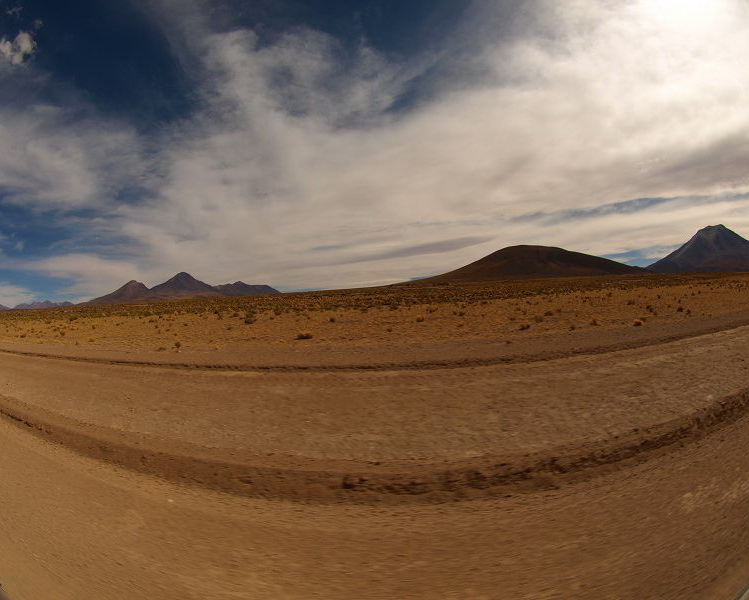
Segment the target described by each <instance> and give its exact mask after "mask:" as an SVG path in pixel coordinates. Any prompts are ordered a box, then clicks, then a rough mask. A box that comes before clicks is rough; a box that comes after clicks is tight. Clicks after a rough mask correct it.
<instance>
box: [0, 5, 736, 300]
mask: <svg viewBox="0 0 749 600" xmlns="http://www.w3.org/2000/svg"><path fill="white" fill-rule="evenodd" d="M747 55H749V8H748V7H747V5H746V3H745V2H743V1H742V0H622V1H621V2H600V1H594V0H570V1H569V2H556V1H552V0H522V1H521V0H492V1H489V0H474V1H469V0H412V1H410V2H402V1H396V0H367V1H358V2H357V1H355V0H306V1H304V0H258V1H255V2H242V1H235V0H211V1H208V0H106V1H105V0H76V1H75V2H66V3H63V2H59V1H52V0H18V1H9V0H0V303H2V304H16V303H18V302H21V301H25V300H29V299H32V298H41V297H51V298H56V299H69V300H78V299H85V298H90V297H93V296H97V295H100V294H103V293H106V292H108V291H111V290H112V289H114V288H116V287H118V286H119V285H121V284H122V283H124V282H125V281H127V280H129V279H139V280H142V281H144V282H145V283H146V284H147V285H153V284H155V283H158V282H160V281H163V280H164V279H166V278H168V277H170V276H171V275H173V274H174V273H176V272H178V271H182V270H188V271H190V272H191V273H193V274H194V275H195V276H197V277H199V278H201V279H203V280H205V281H208V282H210V283H214V284H215V283H222V282H226V281H234V280H237V279H242V280H244V281H247V282H250V283H268V284H271V285H274V286H276V287H278V288H280V289H286V290H292V289H307V288H323V287H349V286H362V285H377V284H384V283H390V282H394V281H401V280H407V279H410V278H412V277H419V276H425V275H430V274H434V273H439V272H443V271H447V270H450V269H452V268H455V267H457V266H460V265H462V264H465V263H467V262H470V261H472V260H475V259H477V258H479V257H481V256H483V255H486V254H488V253H490V252H492V251H494V250H496V249H498V248H500V247H503V246H507V245H511V244H517V243H536V244H546V245H559V246H563V247H566V248H569V249H571V250H577V251H582V252H589V253H593V254H599V255H605V256H611V257H614V258H617V259H619V260H626V261H629V262H634V263H636V264H647V263H648V262H651V261H652V260H654V259H656V258H659V257H660V256H662V255H663V254H665V253H667V252H668V251H669V250H671V249H673V248H674V247H675V246H676V245H678V244H680V243H683V242H684V241H686V240H687V239H688V238H689V237H690V236H691V235H692V234H693V233H694V232H695V231H696V230H697V229H699V228H701V227H703V226H705V225H708V224H716V223H721V222H722V223H725V224H726V225H727V226H729V227H731V228H733V229H734V230H736V231H737V232H738V233H740V234H744V235H746V234H749V203H748V202H747V200H748V199H749V196H748V195H747V194H749V176H747V175H746V167H745V165H746V164H749V110H748V109H747V106H749V103H747V100H748V98H747V93H748V92H749V71H748V70H747V69H746V68H745V65H744V62H745V56H747Z"/></svg>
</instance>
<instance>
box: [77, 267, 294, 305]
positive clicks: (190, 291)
mask: <svg viewBox="0 0 749 600" xmlns="http://www.w3.org/2000/svg"><path fill="white" fill-rule="evenodd" d="M279 293H280V292H279V291H278V290H276V289H274V288H272V287H270V286H269V285H249V284H247V283H244V282H242V281H236V282H235V283H226V284H222V285H217V286H211V285H208V284H207V283H205V282H203V281H200V280H199V279H195V277H193V276H192V275H190V274H189V273H184V272H182V273H178V274H177V275H175V276H174V277H172V278H171V279H169V280H167V281H165V282H164V283H160V284H159V285H155V286H154V287H152V288H150V289H149V288H148V287H146V285H145V284H143V283H141V282H140V281H134V280H133V281H129V282H127V283H126V284H125V285H123V286H122V287H121V288H119V289H117V290H115V291H114V292H112V293H111V294H107V295H105V296H101V297H99V298H94V299H93V300H90V301H89V302H86V303H85V304H94V305H105V304H132V303H140V302H166V301H169V300H179V299H186V298H210V297H215V298H221V297H226V296H265V295H270V294H279Z"/></svg>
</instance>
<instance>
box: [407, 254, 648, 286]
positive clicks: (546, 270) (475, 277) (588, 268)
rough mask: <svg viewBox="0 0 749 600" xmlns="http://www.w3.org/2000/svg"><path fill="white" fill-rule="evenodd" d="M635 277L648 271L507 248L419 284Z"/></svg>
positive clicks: (588, 257) (580, 257) (574, 256)
mask: <svg viewBox="0 0 749 600" xmlns="http://www.w3.org/2000/svg"><path fill="white" fill-rule="evenodd" d="M638 273H647V271H646V270H645V269H640V268H639V267H631V266H629V265H624V264H622V263H618V262H616V261H613V260H609V259H607V258H601V257H599V256H591V255H589V254H582V253H580V252H570V251H569V250H564V249H563V248H552V247H548V246H510V247H508V248H503V249H501V250H498V251H497V252H494V253H492V254H490V255H488V256H485V257H484V258H482V259H479V260H477V261H476V262H472V263H471V264H469V265H466V266H465V267H461V268H460V269H456V270H455V271H450V272H449V273H444V274H443V275H437V276H436V277H429V278H427V279H420V280H419V281H418V283H423V282H449V281H495V280H501V279H522V278H534V277H581V276H596V275H598V276H601V275H636V274H638Z"/></svg>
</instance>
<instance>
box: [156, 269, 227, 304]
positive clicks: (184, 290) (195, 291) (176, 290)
mask: <svg viewBox="0 0 749 600" xmlns="http://www.w3.org/2000/svg"><path fill="white" fill-rule="evenodd" d="M149 293H150V295H151V296H164V297H167V298H176V297H185V298H193V297H200V296H220V295H221V294H220V292H218V291H217V290H215V289H213V287H212V286H210V285H208V284H207V283H204V282H202V281H200V280H198V279H195V278H194V277H193V276H192V275H190V274H189V273H185V272H184V271H183V272H182V273H177V274H176V275H175V276H174V277H172V278H171V279H169V280H167V281H165V282H164V283H160V284H159V285H156V286H154V287H152V288H151V290H150V292H149Z"/></svg>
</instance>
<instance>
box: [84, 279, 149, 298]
mask: <svg viewBox="0 0 749 600" xmlns="http://www.w3.org/2000/svg"><path fill="white" fill-rule="evenodd" d="M149 293H150V290H149V289H148V288H147V287H146V286H145V284H143V283H141V282H140V281H135V280H132V281H128V282H127V283H126V284H125V285H123V286H122V287H121V288H118V289H116V290H115V291H114V292H112V293H111V294H107V295H106V296H102V297H101V298H96V300H91V301H90V302H89V303H88V304H127V303H129V302H133V301H137V300H142V299H144V298H146V297H147V296H148V294H149Z"/></svg>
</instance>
